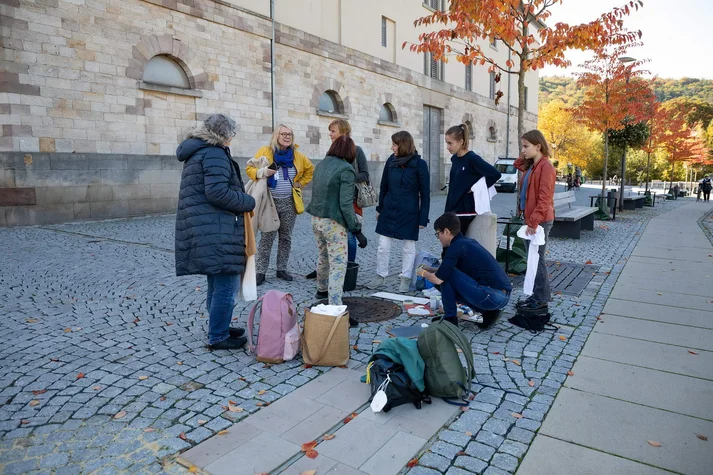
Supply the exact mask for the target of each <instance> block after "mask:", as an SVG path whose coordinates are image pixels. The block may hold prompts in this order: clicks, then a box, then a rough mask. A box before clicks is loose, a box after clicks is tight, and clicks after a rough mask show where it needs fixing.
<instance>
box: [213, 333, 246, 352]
mask: <svg viewBox="0 0 713 475" xmlns="http://www.w3.org/2000/svg"><path fill="white" fill-rule="evenodd" d="M247 342H248V339H247V338H245V337H244V336H239V337H237V338H231V337H228V339H227V340H223V341H219V342H218V343H213V344H212V345H208V349H210V350H239V349H241V348H242V347H244V346H245V344H246V343H247Z"/></svg>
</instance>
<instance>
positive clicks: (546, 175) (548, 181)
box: [515, 130, 557, 311]
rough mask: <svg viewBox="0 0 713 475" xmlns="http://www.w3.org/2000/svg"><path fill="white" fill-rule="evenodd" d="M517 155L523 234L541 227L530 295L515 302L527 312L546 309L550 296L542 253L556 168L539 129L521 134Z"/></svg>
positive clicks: (550, 217) (550, 218)
mask: <svg viewBox="0 0 713 475" xmlns="http://www.w3.org/2000/svg"><path fill="white" fill-rule="evenodd" d="M521 143H522V151H521V155H520V158H518V159H517V160H515V168H517V169H518V170H520V171H522V172H523V173H524V176H523V177H522V181H521V183H520V190H521V191H520V197H519V203H518V209H519V210H522V212H523V213H524V215H525V224H527V231H526V234H528V235H533V234H536V232H537V227H538V226H542V229H543V230H544V236H545V244H543V245H541V246H539V255H540V259H539V262H538V264H537V274H536V276H535V285H534V289H533V294H532V296H531V297H530V298H528V299H527V300H524V301H523V302H519V303H518V308H522V309H525V310H528V311H539V310H542V311H546V309H547V306H548V304H549V301H550V299H551V297H552V296H551V293H550V278H549V276H548V274H547V263H546V262H545V253H546V247H547V241H548V240H549V234H550V230H551V229H552V223H553V221H554V218H555V213H554V191H555V181H556V178H557V171H556V170H555V167H554V166H553V165H552V163H551V162H550V158H549V155H550V149H549V147H548V145H547V141H546V140H545V137H544V135H542V132H540V131H539V130H531V131H529V132H527V133H525V135H523V136H522V140H521Z"/></svg>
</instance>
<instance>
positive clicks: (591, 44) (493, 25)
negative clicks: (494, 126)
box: [403, 0, 643, 136]
mask: <svg viewBox="0 0 713 475" xmlns="http://www.w3.org/2000/svg"><path fill="white" fill-rule="evenodd" d="M562 3H563V0H451V1H450V6H449V8H448V10H446V11H435V12H434V13H432V14H431V15H428V16H425V17H423V18H420V19H418V20H416V21H415V22H414V24H415V26H429V25H438V24H441V25H444V28H443V29H441V30H437V31H433V32H427V33H422V34H421V35H419V38H418V39H419V43H417V44H411V45H410V49H411V51H416V52H419V53H425V52H430V53H431V54H432V55H433V58H434V59H436V60H446V61H447V57H448V56H449V55H453V54H454V55H455V57H456V59H457V60H458V61H460V62H461V63H463V64H466V65H467V64H480V65H483V66H484V65H486V64H489V65H490V67H489V71H491V72H497V74H498V76H499V75H500V74H501V73H506V74H514V75H517V93H518V115H517V131H518V136H522V134H523V133H524V132H525V130H524V113H525V74H526V73H527V72H528V71H531V70H536V69H541V68H542V67H544V66H545V65H548V64H549V65H554V66H559V67H563V68H565V67H568V66H570V65H571V63H570V61H568V60H567V59H566V58H565V52H566V51H568V50H571V49H578V50H598V49H600V48H602V47H603V46H604V45H607V44H613V45H627V44H631V43H634V42H636V41H638V40H639V39H640V37H641V32H640V31H637V32H632V31H627V30H626V29H625V28H624V26H623V18H624V17H626V16H628V15H629V14H630V13H631V12H632V10H638V9H639V7H642V6H643V2H642V1H641V0H631V1H628V2H627V3H626V4H625V5H623V6H622V7H619V8H614V9H613V10H611V11H609V12H606V13H603V14H602V15H601V16H599V18H597V19H595V20H593V21H591V22H589V23H582V24H579V25H568V24H566V23H557V24H555V25H554V26H548V25H547V24H546V22H547V19H548V18H550V16H551V15H552V12H551V9H552V8H553V7H554V6H556V5H560V4H562ZM481 40H498V41H500V42H501V43H502V44H503V45H504V46H505V47H506V48H507V49H508V50H509V51H510V53H511V56H512V58H511V59H508V60H506V62H505V63H504V64H501V62H500V60H499V59H497V58H496V56H495V55H494V54H493V53H492V52H491V51H490V49H489V48H485V49H483V48H481V46H480V44H479V42H480V41H481ZM407 44H408V42H405V43H404V44H403V47H404V48H405V47H406V46H407ZM501 96H502V92H500V91H498V96H497V97H496V101H497V100H498V99H499V98H500V97H501ZM496 103H497V102H496Z"/></svg>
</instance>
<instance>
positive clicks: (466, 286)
mask: <svg viewBox="0 0 713 475" xmlns="http://www.w3.org/2000/svg"><path fill="white" fill-rule="evenodd" d="M433 227H434V228H435V230H436V237H438V240H439V241H441V245H442V246H443V255H442V263H441V265H440V267H438V269H435V268H429V267H427V268H423V269H421V270H419V271H418V274H419V275H420V276H422V277H424V278H425V279H427V280H428V281H430V282H432V283H434V284H436V285H440V289H441V296H442V298H443V311H444V313H445V316H444V320H447V321H449V322H451V323H453V324H454V325H458V310H457V307H456V302H460V303H463V304H465V305H467V306H469V307H470V308H472V309H473V311H475V312H479V313H480V314H481V315H482V316H483V323H482V324H479V325H478V326H480V327H481V328H487V327H488V326H490V325H492V324H493V323H494V322H495V320H496V319H497V318H498V317H499V316H500V313H501V310H502V308H503V307H505V306H506V305H507V303H508V300H510V292H511V291H512V285H511V284H510V280H509V279H508V276H507V274H505V271H503V269H502V268H501V267H500V265H499V264H498V262H497V261H496V260H495V258H494V257H493V256H492V255H491V254H490V253H489V252H488V251H487V250H486V249H485V248H484V247H483V246H481V245H480V243H478V242H477V241H475V240H474V239H470V238H467V237H465V236H463V235H462V234H461V232H460V220H459V219H458V217H457V216H456V215H455V213H446V214H444V215H442V216H441V217H440V218H438V219H437V220H436V222H435V223H433Z"/></svg>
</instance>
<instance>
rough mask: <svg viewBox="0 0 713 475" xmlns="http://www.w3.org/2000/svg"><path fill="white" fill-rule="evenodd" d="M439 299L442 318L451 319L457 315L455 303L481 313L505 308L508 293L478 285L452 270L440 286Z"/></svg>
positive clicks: (466, 276) (457, 271) (508, 298)
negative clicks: (441, 301)
mask: <svg viewBox="0 0 713 475" xmlns="http://www.w3.org/2000/svg"><path fill="white" fill-rule="evenodd" d="M441 298H442V299H443V313H444V314H445V316H444V318H452V317H456V316H457V315H458V308H457V306H456V302H461V303H463V304H465V305H467V306H469V307H470V308H472V309H473V311H475V312H481V313H482V312H484V311H486V312H487V311H490V310H500V309H501V308H503V307H505V306H506V305H507V304H508V301H509V300H510V293H504V292H503V291H502V290H501V289H491V288H490V287H486V286H484V285H480V284H478V283H477V282H476V281H475V280H473V279H472V278H471V277H470V276H468V275H467V274H465V273H463V272H462V271H460V270H458V269H453V272H451V275H450V277H449V278H448V280H446V281H445V282H443V283H442V284H441Z"/></svg>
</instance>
